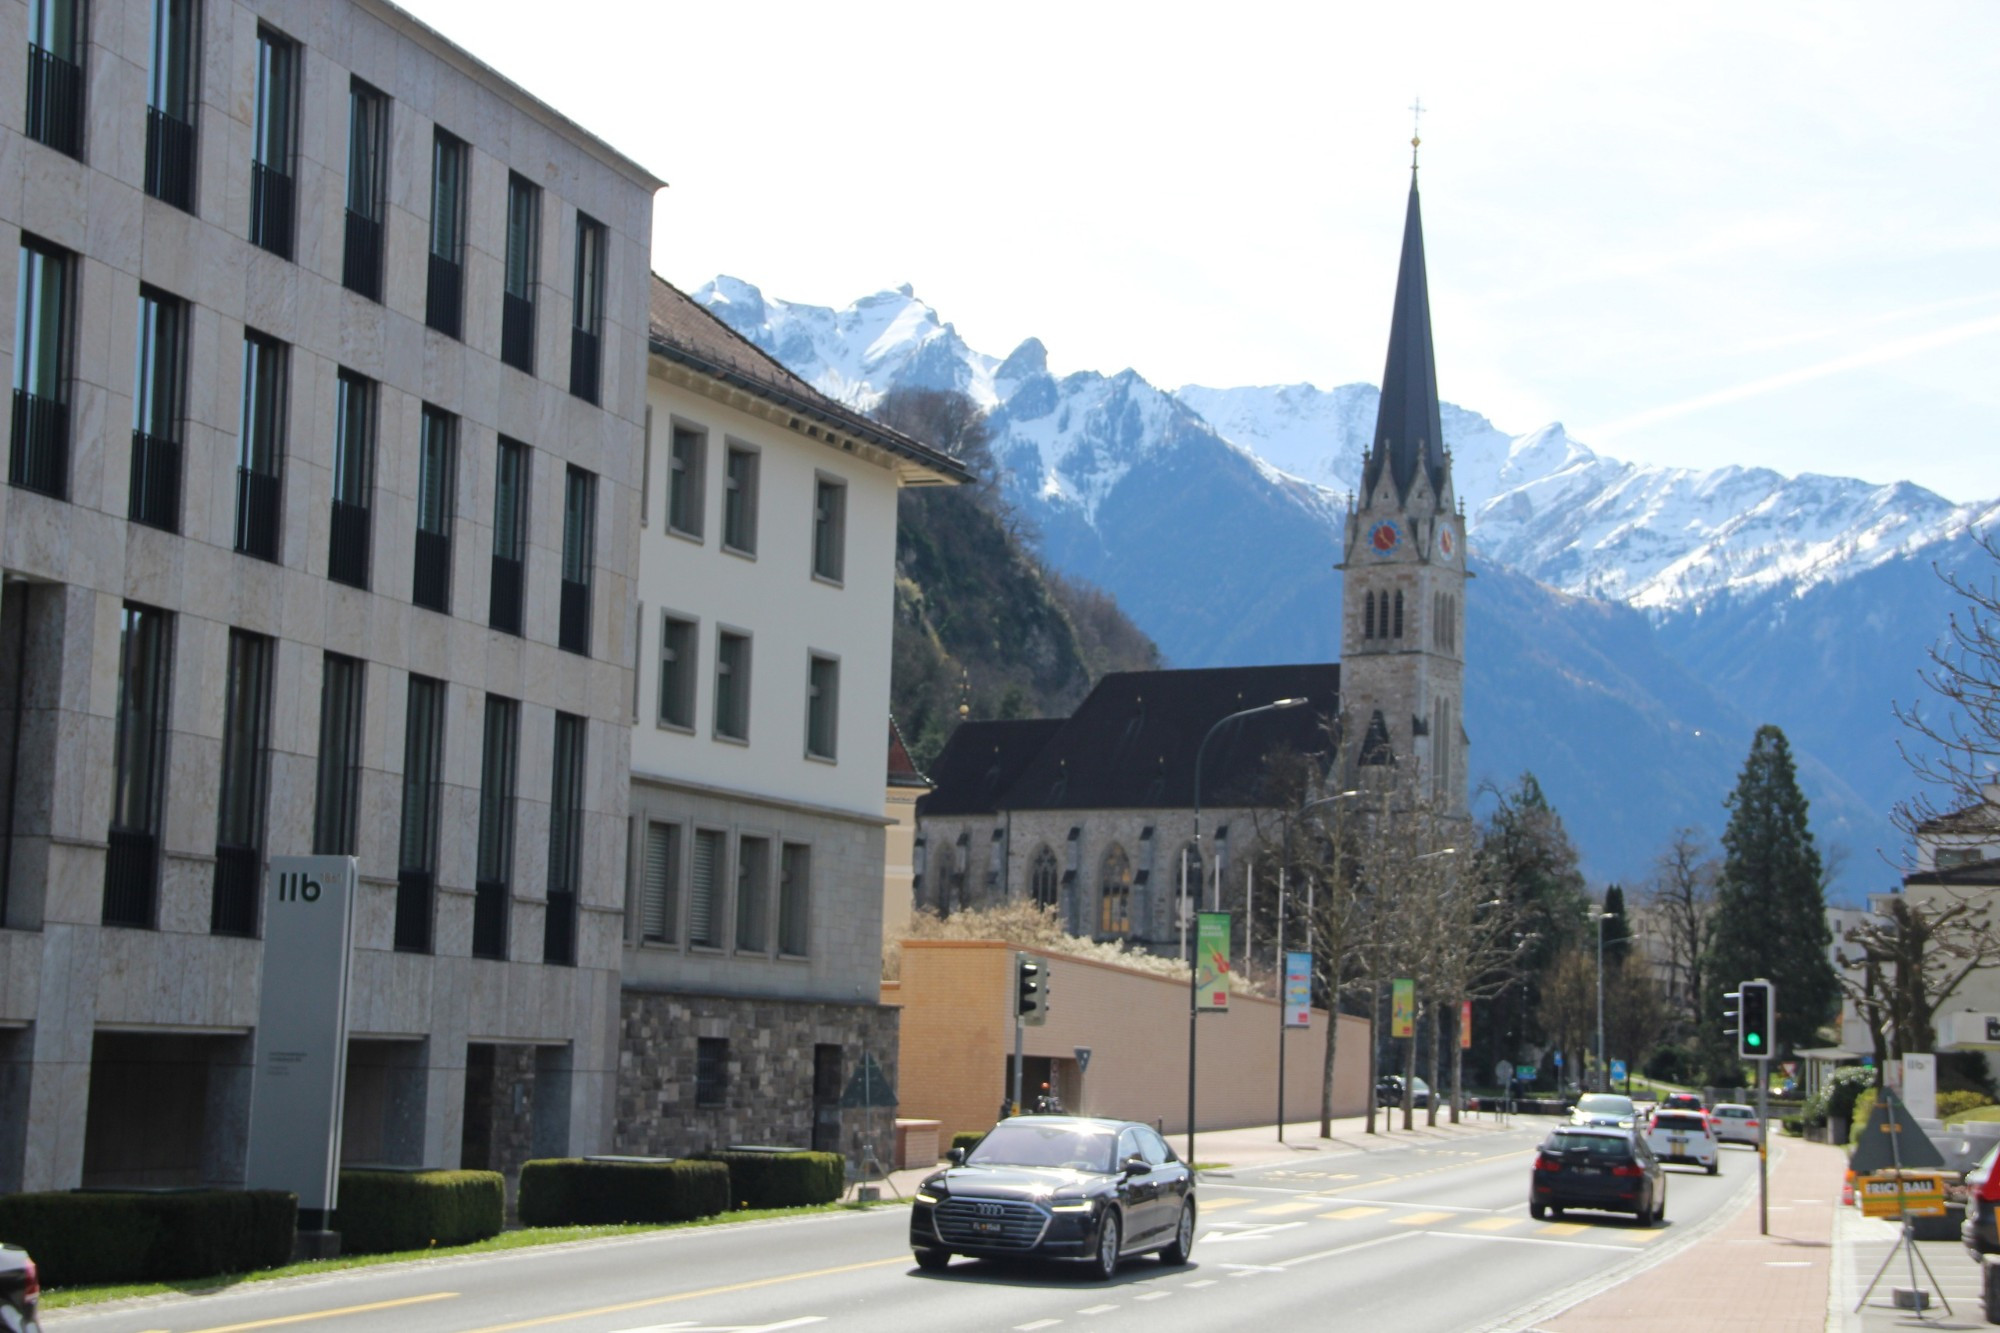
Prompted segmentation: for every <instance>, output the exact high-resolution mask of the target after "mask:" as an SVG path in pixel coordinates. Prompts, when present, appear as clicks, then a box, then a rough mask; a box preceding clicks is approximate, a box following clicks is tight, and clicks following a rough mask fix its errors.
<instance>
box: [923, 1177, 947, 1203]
mask: <svg viewBox="0 0 2000 1333" xmlns="http://www.w3.org/2000/svg"><path fill="white" fill-rule="evenodd" d="M917 1197H918V1198H919V1199H929V1200H930V1201H931V1202H932V1203H938V1202H941V1201H942V1200H943V1199H944V1197H945V1193H944V1185H943V1184H942V1183H941V1182H939V1181H935V1180H926V1181H925V1182H924V1183H923V1184H921V1185H919V1186H917Z"/></svg>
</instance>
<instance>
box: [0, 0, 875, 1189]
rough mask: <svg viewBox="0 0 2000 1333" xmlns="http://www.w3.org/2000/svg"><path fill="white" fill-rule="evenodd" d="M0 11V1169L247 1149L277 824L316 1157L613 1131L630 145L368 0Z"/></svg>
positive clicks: (625, 693) (68, 3)
mask: <svg viewBox="0 0 2000 1333" xmlns="http://www.w3.org/2000/svg"><path fill="white" fill-rule="evenodd" d="M0 38H4V40H0V49H5V50H12V51H16V52H26V53H27V56H28V59H27V61H26V62H25V68H24V66H23V65H22V64H16V65H15V66H14V70H13V72H12V74H10V75H7V76H4V77H0V243H4V244H6V245H7V246H8V247H10V248H12V249H13V250H14V251H15V254H16V259H15V262H14V263H12V264H9V265H5V266H0V274H4V277H0V304H4V305H5V306H6V307H7V308H9V309H11V310H12V311H13V312H14V317H13V318H12V319H11V320H10V321H8V322H7V324H6V326H5V329H6V331H5V333H0V338H4V339H5V340H6V341H5V344H4V348H0V361H3V362H4V364H5V366H6V369H7V372H8V373H9V374H10V375H11V377H12V387H13V390H14V393H13V399H12V419H11V427H10V430H9V435H8V444H7V469H8V472H7V482H8V484H7V485H6V486H4V487H0V575H4V582H3V583H0V839H4V842H3V843H0V921H4V929H0V1191H6V1190H16V1189H38V1188H64V1187H70V1186H75V1185H79V1184H113V1183H119V1184H151V1185H171V1184H195V1183H204V1182H206V1183H214V1184H230V1183H236V1182H240V1181H241V1180H242V1178H243V1172H244V1160H245V1158H244V1154H245V1136H246V1121H247V1116H248V1087H249V1071H250V1068H251V1062H252V1059H253V1057H254V1054H255V1051H256V1046H257V1031H256V1023H257V1017H258V1002H259V988H260V985H270V984H275V983H276V982H277V980H278V979H276V978H269V977H264V976H263V975H262V958H261V952H262V950H261V946H260V944H259V929H260V922H259V905H260V881H261V878H262V869H263V866H264V865H265V863H266V861H267V860H268V858H270V857H272V856H276V855H286V854H299V853H349V854H353V855H356V856H357V857H358V858H359V866H360V874H361V881H362V887H361V896H360V899H359V905H358V912H357V918H356V961H355V965H354V983H353V990H352V995H353V999H352V1003H351V1006H350V1014H349V1024H350V1031H351V1033H352V1041H351V1044H350V1048H349V1052H350V1069H349V1075H348V1094H347V1102H346V1111H345V1116H344V1134H345V1152H344V1156H345V1158H346V1159H347V1160H349V1161H363V1160H365V1161H379V1162H389V1163H404V1164H423V1165H456V1164H458V1163H460V1162H461V1161H463V1162H465V1163H467V1164H473V1165H485V1164H492V1165H499V1166H505V1165H509V1164H510V1163H511V1160H512V1159H515V1158H518V1157H519V1156H521V1155H523V1154H525V1153H527V1152H528V1151H530V1150H535V1151H542V1152H554V1151H571V1152H575V1151H593V1150H598V1149H601V1148H603V1147H605V1146H607V1145H608V1144H609V1142H610V1140H611V1117H612V1109H613V1106H612V1102H613V1098H612V1091H613V1082H614V1074H615V1066H616V1058H615V1050H616V1046H615V1043H616V1033H617V1015H618V1005H619V965H620V949H621V940H622V935H623V929H624V901H623V899H624V874H623V872H624V841H625V837H626V828H627V820H628V816H629V814H630V798H629V788H630V773H631V737H632V726H631V723H632V719H631V706H632V705H631V697H632V685H633V681H632V667H631V664H632V661H633V654H634V646H635V645H634V644H633V642H632V639H631V635H632V618H631V616H630V613H629V608H630V607H631V605H632V603H633V601H634V591H633V589H634V576H635V561H636V558H637V551H638V541H637V536H638V534H637V530H636V528H635V527H634V523H635V521H636V518H637V515H638V512H639V504H638V495H637V490H636V488H637V487H638V486H639V481H640V479H639V476H638V469H639V466H640V459H641V447H640V442H641V422H642V417H643V413H644V411H645V405H646V390H645V383H644V366H645V361H646V356H645V350H644V349H645V338H646V330H647V289H648V283H647V272H648V268H649V265H648V238H649V233H650V227H651V217H652V200H653V195H654V192H655V191H656V189H657V188H658V186H659V182H658V181H657V180H655V179H654V178H653V177H652V176H651V175H649V174H648V173H647V172H646V171H645V170H644V169H642V168H641V167H639V166H638V165H637V164H635V163H633V162H632V161H630V160H629V159H627V158H625V157H624V156H622V155H620V154H619V153H618V152H617V151H615V150H614V149H612V148H610V147H609V146H607V145H606V144H605V143H604V142H603V141H601V140H599V139H597V138H595V137H593V136H592V135H590V134H588V133H586V132H585V131H583V130H582V129H580V128H579V127H577V126H576V125H574V124H572V123H571V122H570V121H569V120H567V119H566V118H565V117H563V116H562V115H561V114H560V113H558V112H556V111H554V110H553V109H551V108H550V107H548V106H546V105H544V104H542V103H540V102H538V101H536V100H535V99H533V98H532V97H530V96H528V95H527V94H526V93H524V92H523V91H522V90H521V89H520V88H518V87H516V86H515V85H513V84H512V83H510V82H508V81H507V80H506V79H505V78H503V77H502V76H501V75H499V74H497V73H495V72H494V71H493V70H491V69H489V68H486V67H485V66H483V65H481V64H480V63H479V62H477V61H475V60H473V59H472V58H471V57H469V56H468V55H467V54H466V53H465V52H463V51H461V50H459V49H458V48H456V47H454V46H453V45H452V44H451V43H449V42H448V41H446V40H445V39H444V38H442V37H440V36H439V35H438V34H437V33H435V32H432V31H430V30H429V29H427V28H425V27H424V26H423V25H421V24H419V23H417V22H416V21H414V20H413V19H411V18H410V17H409V16H408V15H406V14H404V13H402V12H401V11H400V10H397V9H395V8H394V7H393V6H391V5H388V4H385V3H381V0H205V2H204V0H89V3H86V2H85V0H26V2H25V3H24V2H23V0H5V2H4V3H0ZM885 641H886V639H885ZM874 734H875V735H879V734H880V728H879V727H877V728H876V729H875V732H874ZM496 1126H497V1127H498V1130H499V1132H496ZM523 1127H525V1128H523Z"/></svg>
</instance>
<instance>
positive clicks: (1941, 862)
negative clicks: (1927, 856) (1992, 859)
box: [1932, 847, 1986, 870]
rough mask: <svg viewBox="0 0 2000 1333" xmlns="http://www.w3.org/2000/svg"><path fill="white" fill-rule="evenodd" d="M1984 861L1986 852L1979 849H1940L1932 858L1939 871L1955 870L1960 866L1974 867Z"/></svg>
mask: <svg viewBox="0 0 2000 1333" xmlns="http://www.w3.org/2000/svg"><path fill="white" fill-rule="evenodd" d="M1985 859H1986V852H1985V850H1984V849H1983V848H1979V847H1940V848H1938V849H1937V851H1936V853H1934V854H1933V856H1932V861H1933V863H1934V864H1935V865H1936V866H1937V868H1938V869H1939V870H1957V869H1959V868H1960V867H1962V866H1976V865H1978V864H1980V863H1981V862H1983V861H1984V860H1985Z"/></svg>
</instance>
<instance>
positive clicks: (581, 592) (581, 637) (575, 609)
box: [556, 579, 590, 657]
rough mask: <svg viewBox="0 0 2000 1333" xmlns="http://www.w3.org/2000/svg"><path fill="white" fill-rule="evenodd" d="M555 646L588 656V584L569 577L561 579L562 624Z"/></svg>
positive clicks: (565, 650)
mask: <svg viewBox="0 0 2000 1333" xmlns="http://www.w3.org/2000/svg"><path fill="white" fill-rule="evenodd" d="M556 646H557V647H559V648H561V649H562V650H563V651H564V652H570V653H581V654H583V655H584V656H585V657H588V656H590V585H589V584H588V583H577V582H575V581H574V580H571V579H564V580H563V581H562V624H561V625H560V626H559V627H558V630H557V634H556Z"/></svg>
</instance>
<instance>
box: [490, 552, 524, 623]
mask: <svg viewBox="0 0 2000 1333" xmlns="http://www.w3.org/2000/svg"><path fill="white" fill-rule="evenodd" d="M486 611H487V614H486V623H487V624H489V625H491V626H492V627H493V628H494V629H497V630H499V631H500V632H501V633H503V634H519V633H520V632H521V562H520V561H519V560H512V559H509V558H508V557H506V556H504V555H496V556H494V557H493V592H492V595H491V597H490V598H489V599H488V604H487V608H486Z"/></svg>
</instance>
